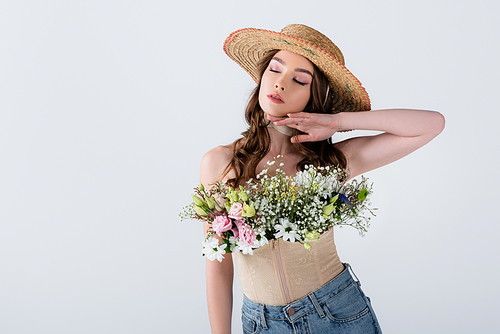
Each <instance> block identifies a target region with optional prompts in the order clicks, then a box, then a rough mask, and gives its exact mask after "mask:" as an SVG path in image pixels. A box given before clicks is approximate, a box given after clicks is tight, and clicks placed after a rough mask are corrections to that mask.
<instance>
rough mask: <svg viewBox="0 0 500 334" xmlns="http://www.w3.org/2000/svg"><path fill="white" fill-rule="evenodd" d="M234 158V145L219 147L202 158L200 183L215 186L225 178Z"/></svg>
mask: <svg viewBox="0 0 500 334" xmlns="http://www.w3.org/2000/svg"><path fill="white" fill-rule="evenodd" d="M232 156H233V144H229V145H221V146H217V147H215V148H213V149H211V150H210V151H208V152H207V153H205V155H204V156H203V158H201V165H200V181H201V183H203V184H204V185H209V184H213V183H215V182H218V181H220V180H222V179H223V178H224V172H225V170H226V167H227V165H228V164H229V162H230V161H231V158H232Z"/></svg>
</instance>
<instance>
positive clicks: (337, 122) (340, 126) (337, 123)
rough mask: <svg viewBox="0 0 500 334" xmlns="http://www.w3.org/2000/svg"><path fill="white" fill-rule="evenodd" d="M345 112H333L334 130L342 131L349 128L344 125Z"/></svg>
mask: <svg viewBox="0 0 500 334" xmlns="http://www.w3.org/2000/svg"><path fill="white" fill-rule="evenodd" d="M345 114H346V113H342V112H341V113H338V114H333V115H332V116H333V118H332V128H333V130H335V132H342V131H347V130H349V129H346V128H345V127H344V124H345V123H346V122H345Z"/></svg>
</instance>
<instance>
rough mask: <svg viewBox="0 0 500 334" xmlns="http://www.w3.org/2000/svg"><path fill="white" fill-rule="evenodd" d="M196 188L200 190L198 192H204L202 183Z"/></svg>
mask: <svg viewBox="0 0 500 334" xmlns="http://www.w3.org/2000/svg"><path fill="white" fill-rule="evenodd" d="M198 188H200V191H203V190H205V187H204V186H203V183H201V182H200V185H199V186H198Z"/></svg>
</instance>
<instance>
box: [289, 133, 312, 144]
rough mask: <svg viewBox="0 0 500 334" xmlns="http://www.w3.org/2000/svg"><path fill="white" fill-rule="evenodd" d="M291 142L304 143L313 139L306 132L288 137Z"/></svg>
mask: <svg viewBox="0 0 500 334" xmlns="http://www.w3.org/2000/svg"><path fill="white" fill-rule="evenodd" d="M290 140H291V142H292V143H293V144H298V143H305V142H309V141H313V139H312V138H311V136H310V135H308V134H303V135H296V136H293V137H292V138H290Z"/></svg>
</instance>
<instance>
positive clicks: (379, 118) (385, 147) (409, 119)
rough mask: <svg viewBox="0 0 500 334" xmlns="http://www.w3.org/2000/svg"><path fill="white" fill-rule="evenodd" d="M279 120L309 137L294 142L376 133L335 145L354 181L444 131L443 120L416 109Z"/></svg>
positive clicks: (434, 114) (433, 113)
mask: <svg viewBox="0 0 500 334" xmlns="http://www.w3.org/2000/svg"><path fill="white" fill-rule="evenodd" d="M288 116H289V117H288V118H285V119H281V120H278V119H276V118H273V117H270V119H271V120H272V121H275V124H276V125H288V126H290V127H293V128H296V129H299V130H300V131H303V132H305V133H306V134H303V135H299V136H297V137H293V138H292V142H298V141H300V142H306V141H318V140H324V139H326V138H329V137H331V136H332V135H333V134H334V133H335V132H341V131H348V130H354V129H355V130H375V131H382V132H383V133H381V134H379V135H375V136H364V137H355V138H350V139H347V140H345V141H342V142H340V143H337V144H335V145H336V146H337V147H338V148H339V149H340V150H342V152H343V153H344V154H345V155H346V157H347V159H348V164H349V169H350V172H351V177H354V176H356V175H359V174H362V173H364V172H367V171H370V170H372V169H375V168H378V167H381V166H384V165H386V164H389V163H391V162H393V161H396V160H398V159H401V158H402V157H404V156H405V155H407V154H409V153H411V152H413V151H415V150H416V149H418V148H420V147H422V146H423V145H425V144H427V143H428V142H429V141H431V140H432V139H433V138H434V137H436V136H437V135H438V134H439V133H441V131H442V130H443V128H444V123H445V121H444V117H443V116H442V115H441V114H440V113H438V112H434V111H428V110H414V109H384V110H371V111H364V112H351V113H349V112H344V113H339V114H334V115H331V114H309V113H303V112H301V113H296V114H290V115H288Z"/></svg>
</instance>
